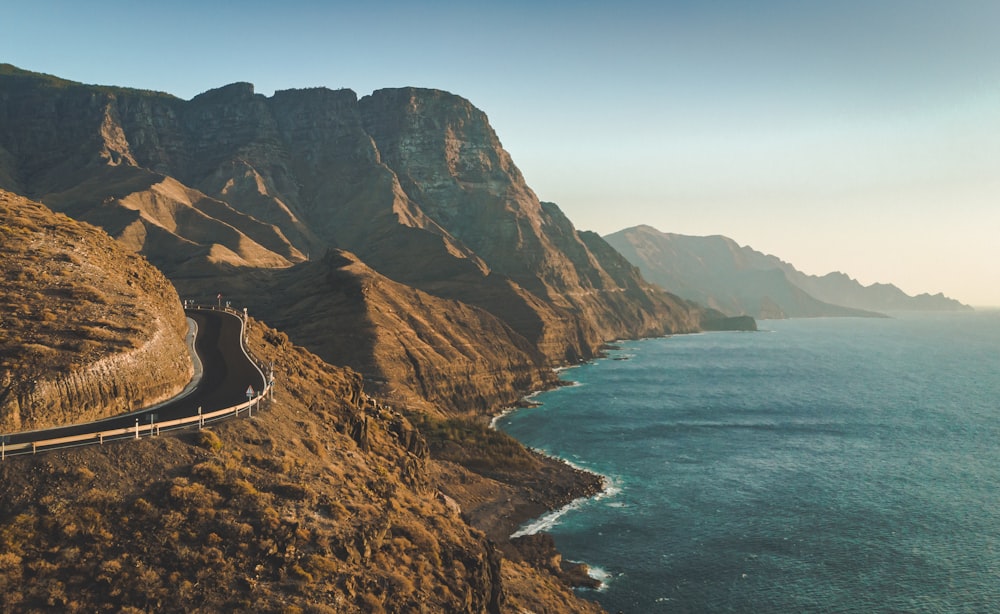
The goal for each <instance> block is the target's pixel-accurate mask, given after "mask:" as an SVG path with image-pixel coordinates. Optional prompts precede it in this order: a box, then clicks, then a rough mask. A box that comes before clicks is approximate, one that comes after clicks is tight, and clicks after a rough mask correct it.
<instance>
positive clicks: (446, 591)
mask: <svg viewBox="0 0 1000 614" xmlns="http://www.w3.org/2000/svg"><path fill="white" fill-rule="evenodd" d="M250 331H251V336H250V340H249V343H250V346H251V348H252V350H253V351H254V353H255V354H256V355H257V356H259V357H260V358H262V359H264V360H267V361H272V360H273V361H274V363H275V364H276V365H278V366H279V367H278V371H279V374H280V375H279V384H278V388H277V395H276V399H275V401H274V403H273V404H270V405H268V406H266V407H265V409H264V410H263V411H261V412H259V413H258V414H257V415H255V417H254V418H253V419H237V420H232V421H229V422H226V423H223V424H221V425H218V426H215V427H212V428H211V429H210V430H204V431H190V432H187V433H186V434H180V435H176V436H169V437H157V438H152V439H143V440H142V441H138V442H136V441H125V442H120V443H115V444H108V445H105V446H92V447H88V448H81V449H75V450H69V451H61V452H52V453H48V454H45V455H40V456H37V457H32V456H27V457H15V458H8V459H7V460H6V461H4V462H3V463H0V607H2V609H3V610H4V611H39V610H58V611H63V612H140V611H156V612H194V611H215V612H218V611H227V610H228V611H240V612H246V611H255V612H277V611H282V612H365V613H371V612H403V611H414V612H418V611H427V612H521V611H536V612H566V611H574V612H597V611H599V608H597V607H596V606H594V605H593V604H591V603H588V602H586V601H583V600H580V599H579V598H577V597H575V596H574V595H573V594H572V592H571V591H570V590H569V589H568V588H567V587H566V585H565V584H564V583H563V581H562V580H561V579H560V578H559V575H560V574H561V571H560V570H559V569H558V568H552V567H549V568H548V569H546V568H545V567H544V566H540V565H539V566H535V565H531V564H529V563H528V562H526V559H525V557H524V556H522V555H521V554H519V551H518V550H517V549H516V547H514V546H513V545H510V544H508V545H505V546H503V548H504V549H503V550H501V549H500V547H498V545H497V544H495V543H494V542H493V541H491V539H488V538H487V536H486V535H484V534H483V533H482V532H480V531H479V530H476V529H474V528H472V527H470V525H469V524H468V523H467V522H466V520H467V519H475V518H480V519H481V517H482V516H484V515H487V516H488V515H491V514H488V513H486V512H483V511H482V510H479V509H478V508H477V506H479V507H481V506H482V501H483V500H484V498H485V497H487V496H490V497H492V500H496V501H506V502H507V505H512V504H517V502H519V501H520V502H522V503H521V505H522V507H523V509H520V510H513V509H511V510H509V511H513V512H515V515H514V518H513V522H517V519H516V518H517V517H518V516H520V517H523V515H524V513H525V512H530V511H535V512H536V513H537V507H532V506H533V505H534V504H532V503H531V501H537V500H539V499H541V498H546V499H550V500H552V501H558V497H557V496H555V495H556V494H555V493H554V492H552V491H551V488H552V484H557V483H559V481H562V483H563V484H565V485H569V486H570V488H571V489H574V488H579V487H580V486H582V482H580V483H579V486H576V487H573V486H571V485H573V484H574V483H576V482H578V481H579V480H585V479H587V477H586V476H584V475H582V474H579V473H578V472H575V471H574V470H572V469H570V468H568V467H566V466H565V465H562V464H560V463H554V462H552V461H547V460H546V459H542V458H539V457H537V456H534V455H531V454H528V453H526V452H525V451H524V450H523V448H521V447H520V446H518V445H517V444H513V445H508V446H507V448H508V453H507V455H506V457H505V459H506V460H503V459H501V458H500V457H499V456H497V457H496V458H494V459H493V460H494V462H493V466H494V468H495V471H496V476H497V478H499V479H503V478H504V476H505V475H506V476H507V477H508V481H509V482H511V483H504V482H502V481H498V480H497V479H487V478H482V477H478V476H476V475H475V474H473V473H470V472H469V471H468V470H466V469H464V468H463V467H462V466H461V465H459V464H456V463H455V462H452V461H448V460H440V461H439V460H434V459H433V458H431V457H430V456H429V455H428V451H429V450H430V449H431V448H434V447H442V446H447V445H448V442H449V441H452V442H453V441H454V434H452V435H449V434H448V433H449V430H448V429H447V428H444V425H445V423H437V424H441V425H442V428H436V427H435V426H434V424H435V422H426V423H425V425H424V426H425V428H426V429H427V431H428V432H429V433H431V434H432V435H434V436H432V437H431V438H430V439H425V438H424V437H423V436H422V435H420V434H419V433H418V432H417V431H416V430H415V428H414V426H413V425H412V423H411V422H410V421H409V420H408V419H407V418H406V417H405V415H404V414H403V413H401V411H400V410H399V409H396V408H390V407H388V406H386V405H384V404H382V403H380V402H377V401H375V400H374V399H372V398H370V397H368V396H367V395H366V394H365V393H364V391H363V390H362V379H361V377H360V376H358V375H357V374H355V373H353V372H351V371H349V370H345V369H339V368H336V367H331V366H330V365H328V364H326V363H324V362H322V361H321V360H319V359H318V358H317V357H316V356H314V355H312V354H311V353H309V352H307V351H305V350H303V349H302V348H300V347H297V346H294V345H293V344H291V343H290V342H289V341H288V340H287V337H286V336H285V335H284V334H282V333H279V332H277V331H275V330H273V329H271V328H268V327H266V326H265V325H263V324H261V323H260V322H251V326H250ZM493 436H494V437H501V438H502V436H500V435H499V434H494V435H493ZM492 449H493V450H494V454H496V450H498V449H499V446H497V445H493V446H492ZM519 472H520V473H525V474H530V475H535V476H545V478H546V482H547V484H548V486H546V487H545V488H548V489H550V490H549V491H545V490H541V491H540V490H537V485H534V486H533V485H531V484H530V483H527V482H528V481H525V483H524V484H518V483H517V480H515V479H514V477H513V476H515V475H517V474H518V473H519ZM137 476H141V479H137ZM452 484H453V485H452ZM445 493H450V494H452V496H453V497H454V499H452V498H450V497H448V496H446V495H445ZM456 501H457V502H456ZM493 522H494V523H495V522H496V518H494V520H493ZM482 523H483V524H484V525H489V524H490V523H489V522H486V521H482ZM498 528H499V530H500V532H501V533H504V532H506V531H507V529H506V528H505V527H503V526H502V525H500V526H498ZM507 534H509V533H507ZM551 556H557V555H555V553H554V552H553V553H550V557H551Z"/></svg>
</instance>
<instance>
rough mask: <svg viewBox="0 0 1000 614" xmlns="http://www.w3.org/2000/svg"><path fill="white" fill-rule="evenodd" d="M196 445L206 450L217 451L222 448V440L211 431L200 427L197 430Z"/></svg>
mask: <svg viewBox="0 0 1000 614" xmlns="http://www.w3.org/2000/svg"><path fill="white" fill-rule="evenodd" d="M197 441H198V445H199V446H201V447H202V448H205V449H206V450H211V451H212V452H218V451H219V450H221V449H222V440H221V439H219V436H218V435H216V434H215V433H213V432H212V431H209V430H205V429H202V430H200V431H198V440H197Z"/></svg>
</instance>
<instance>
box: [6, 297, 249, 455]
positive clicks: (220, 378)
mask: <svg viewBox="0 0 1000 614" xmlns="http://www.w3.org/2000/svg"><path fill="white" fill-rule="evenodd" d="M186 313H187V315H188V317H189V318H191V319H193V320H194V321H195V323H196V324H197V326H198V334H197V336H196V338H195V351H196V352H197V353H198V357H199V358H200V359H201V364H202V376H201V380H200V381H199V382H198V385H197V386H196V387H195V388H194V390H192V391H191V392H190V393H189V394H187V395H185V396H184V397H183V398H178V399H175V400H173V401H167V402H166V403H162V404H159V405H157V406H155V407H154V408H151V409H144V410H138V411H133V412H129V413H127V414H122V415H119V416H113V417H110V418H104V419H102V420H96V421H94V422H85V423H81V424H74V425H70V426H62V427H55V428H50V429H44V430H38V431H24V432H21V433H14V434H10V435H6V436H5V438H6V444H7V445H14V444H20V443H31V442H34V441H43V440H47V439H56V438H60V437H70V436H75V435H84V434H88V433H99V432H103V431H110V430H114V429H121V428H130V427H131V428H134V427H135V424H136V419H138V420H139V424H141V425H147V424H149V423H150V421H151V420H150V416H151V415H152V416H153V417H152V422H157V423H158V422H163V421H165V420H172V419H175V418H185V417H188V416H195V415H197V414H198V408H199V407H201V408H202V411H203V413H206V414H207V413H209V412H211V411H213V410H217V409H223V408H226V407H232V406H235V405H239V404H240V403H244V402H246V400H247V395H246V390H247V387H248V386H250V387H253V389H254V391H256V392H259V391H261V390H262V389H263V388H264V385H265V382H264V376H263V374H262V373H261V372H260V370H259V369H258V368H257V367H256V366H255V365H254V364H253V362H251V361H250V359H249V358H248V357H247V355H246V354H245V353H244V352H243V349H242V345H241V344H240V335H241V334H242V330H243V322H242V320H241V319H240V318H239V317H238V316H236V315H235V314H232V313H229V312H224V311H214V310H207V309H188V310H186Z"/></svg>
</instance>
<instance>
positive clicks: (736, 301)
mask: <svg viewBox="0 0 1000 614" xmlns="http://www.w3.org/2000/svg"><path fill="white" fill-rule="evenodd" d="M606 239H607V240H608V242H609V243H611V244H612V245H613V246H615V247H616V248H617V249H618V250H619V251H620V252H621V253H622V254H623V255H625V257H626V258H628V259H629V260H630V261H631V262H632V263H634V264H635V265H636V266H638V267H639V268H640V270H641V271H642V273H643V275H644V276H646V277H647V278H648V279H650V280H651V281H654V282H656V283H659V284H660V285H662V286H664V287H668V288H671V289H672V290H673V291H674V292H676V293H678V294H680V295H681V296H684V297H686V298H688V299H690V300H694V301H698V302H701V303H703V304H706V305H709V306H711V307H715V308H716V309H719V310H720V311H723V312H725V313H728V314H729V315H738V314H740V313H746V314H749V315H752V316H754V317H760V318H783V317H817V316H861V317H880V316H882V315H883V314H882V313H881V312H884V311H897V310H907V309H917V310H921V309H922V310H940V309H944V310H955V309H969V307H968V306H966V305H962V304H961V303H959V302H958V301H955V300H953V299H949V298H947V297H945V296H943V295H941V294H938V295H935V296H931V295H929V294H921V295H918V296H909V295H906V294H905V293H904V292H903V291H902V290H900V289H899V288H897V287H896V286H894V285H892V284H871V285H869V286H863V285H861V284H860V283H859V282H858V281H856V280H854V279H852V278H850V277H849V276H847V275H846V274H844V273H840V272H833V273H828V274H827V275H824V276H815V275H807V274H805V273H802V272H801V271H799V270H798V269H796V268H795V267H794V265H792V264H791V263H788V262H785V261H784V260H782V259H780V258H778V257H777V256H773V255H769V254H764V253H762V252H759V251H757V250H755V249H753V248H751V247H750V246H740V245H739V244H737V243H736V242H735V241H733V240H732V239H730V238H728V237H725V236H723V235H711V236H704V237H695V236H689V235H680V234H674V233H665V232H661V231H659V230H657V229H656V228H653V227H652V226H648V225H640V226H634V227H631V228H626V229H623V230H620V231H618V232H615V233H612V234H610V235H608V236H607V237H606Z"/></svg>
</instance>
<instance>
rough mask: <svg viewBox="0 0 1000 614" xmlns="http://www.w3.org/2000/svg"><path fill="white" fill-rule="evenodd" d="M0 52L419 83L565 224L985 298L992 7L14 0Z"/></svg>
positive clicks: (23, 57) (211, 80)
mask: <svg viewBox="0 0 1000 614" xmlns="http://www.w3.org/2000/svg"><path fill="white" fill-rule="evenodd" d="M16 4H17V6H7V7H5V8H4V9H3V10H2V15H3V36H2V37H0V61H5V62H9V63H12V64H14V65H16V66H19V67H21V68H25V69H28V70H34V71H39V72H45V73H50V74H54V75H57V76H60V77H63V78H66V79H71V80H75V81H82V82H85V83H99V84H109V85H121V86H127V87H137V88H145V89H154V90H161V91H166V92H169V93H172V94H175V95H177V96H180V97H182V98H191V97H192V96H194V95H196V94H198V93H200V92H202V91H204V90H207V89H211V88H213V87H218V86H221V85H225V84H228V83H232V82H234V81H249V82H251V83H254V84H255V86H256V88H257V91H258V92H260V93H263V94H266V95H270V94H271V93H273V92H274V91H275V90H280V89H287V88H294V87H314V86H326V87H330V88H341V87H347V88H351V89H353V90H354V91H356V92H357V93H358V94H359V95H365V94H368V93H370V92H371V91H373V90H375V89H378V88H382V87H398V86H405V85H415V86H422V87H434V88H440V89H444V90H448V91H450V92H453V93H456V94H459V95H462V96H464V97H465V98H468V99H469V100H471V101H472V102H473V104H475V105H476V106H478V107H479V108H481V109H482V110H484V111H485V112H486V113H487V115H488V116H489V117H490V121H491V123H492V124H493V127H494V128H495V129H496V131H497V133H498V134H499V136H500V139H501V141H502V142H503V144H504V146H505V147H506V148H507V150H508V151H510V153H511V155H512V156H513V158H514V161H515V163H517V165H518V166H519V167H520V168H521V170H522V172H523V173H524V175H525V177H526V179H527V181H528V184H529V185H530V186H531V187H532V188H533V189H534V190H535V192H536V193H537V194H538V196H539V198H541V199H543V200H551V201H554V202H556V203H558V204H559V205H560V206H561V207H562V208H563V210H564V211H565V212H566V213H567V215H568V216H569V217H570V219H572V220H573V221H574V223H575V224H576V225H577V227H578V228H581V229H589V230H596V231H598V232H600V233H602V234H607V233H609V232H613V231H615V230H619V229H621V228H625V227H627V226H632V225H636V224H650V225H652V226H655V227H657V228H659V229H660V230H663V231H665V232H678V233H684V234H695V235H705V234H724V235H727V236H730V237H732V238H733V239H735V240H736V241H738V242H739V243H741V244H749V245H751V246H753V247H754V248H756V249H758V250H761V251H764V252H767V253H772V254H774V255H777V256H779V257H781V258H783V259H785V260H788V261H790V262H792V263H793V264H795V265H796V266H798V267H799V268H800V269H803V270H804V271H806V272H808V273H816V274H823V273H827V272H829V271H832V270H841V271H843V272H845V273H848V274H849V275H851V276H853V277H856V278H858V279H859V280H860V281H862V282H863V283H866V284H868V283H872V282H876V281H880V282H891V283H895V284H897V285H899V286H900V287H901V288H903V289H904V290H905V291H907V292H910V293H920V292H931V293H935V292H939V291H941V292H944V293H945V294H948V295H950V296H953V297H955V298H958V299H960V300H962V301H965V302H968V303H972V304H975V305H1000V1H997V0H952V1H949V2H944V1H940V0H933V1H931V0H836V1H830V0H816V1H813V0H794V1H793V0H754V1H750V0H716V1H713V0H702V1H695V0H691V1H681V0H664V1H661V2H637V1H634V0H619V1H617V2H613V3H612V2H591V1H586V0H583V1H578V2H545V1H544V0H540V1H538V2H522V1H520V0H508V1H506V2H503V3H501V2H489V3H486V2H476V1H466V2H440V1H430V2H423V3H404V2H369V3H363V2H351V3H340V2H321V1H305V0H286V1H285V2H281V3H278V2H260V1H244V2H212V1H211V0H203V1H199V2H190V1H188V0H179V1H174V2H170V3H162V4H155V5H154V4H151V3H139V2H134V1H129V2H124V1H123V2H102V1H100V0H96V1H94V2H53V1H50V0H32V2H19V3H16Z"/></svg>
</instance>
